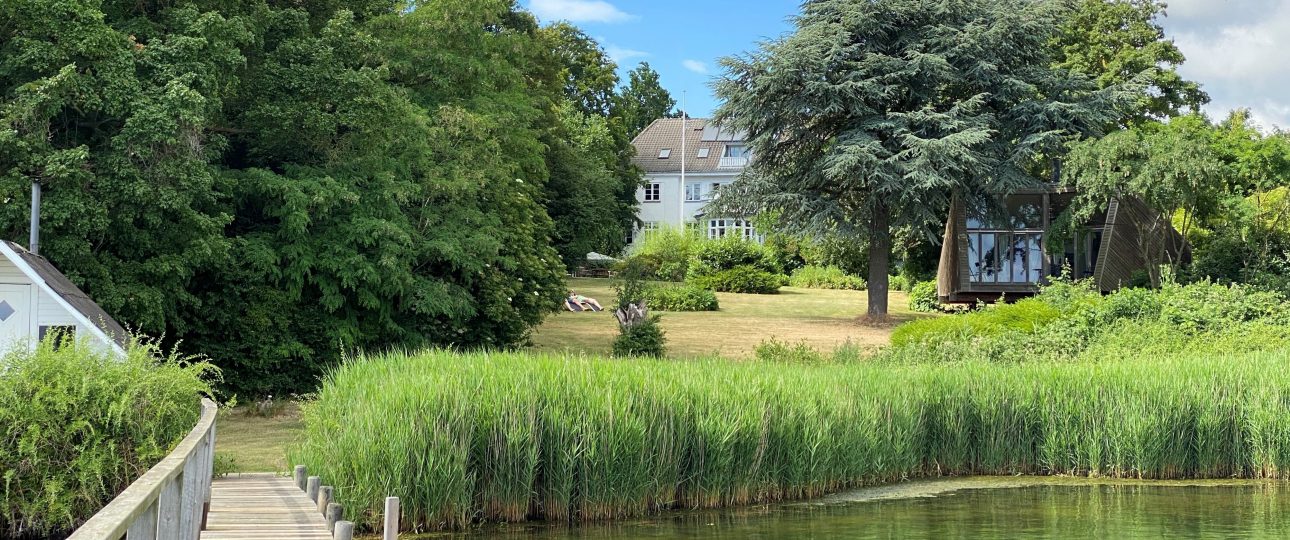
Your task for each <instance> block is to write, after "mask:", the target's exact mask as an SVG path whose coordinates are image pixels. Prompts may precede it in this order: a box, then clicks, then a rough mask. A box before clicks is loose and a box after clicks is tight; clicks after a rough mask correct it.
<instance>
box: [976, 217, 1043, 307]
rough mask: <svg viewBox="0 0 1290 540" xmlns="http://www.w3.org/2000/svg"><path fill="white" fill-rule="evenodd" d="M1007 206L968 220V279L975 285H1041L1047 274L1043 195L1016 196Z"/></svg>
mask: <svg viewBox="0 0 1290 540" xmlns="http://www.w3.org/2000/svg"><path fill="white" fill-rule="evenodd" d="M1003 206H1004V208H1002V212H1000V211H998V210H994V211H990V210H978V211H976V212H974V213H973V215H970V216H969V217H968V219H967V241H968V277H969V279H970V280H971V282H972V283H995V284H1018V285H1024V284H1032V283H1038V282H1039V280H1040V279H1042V278H1043V277H1044V275H1045V274H1046V268H1045V261H1044V251H1043V236H1044V230H1043V225H1044V202H1043V196H1042V195H1014V196H1011V197H1008V199H1007V200H1006V201H1005V204H1004V205H1003Z"/></svg>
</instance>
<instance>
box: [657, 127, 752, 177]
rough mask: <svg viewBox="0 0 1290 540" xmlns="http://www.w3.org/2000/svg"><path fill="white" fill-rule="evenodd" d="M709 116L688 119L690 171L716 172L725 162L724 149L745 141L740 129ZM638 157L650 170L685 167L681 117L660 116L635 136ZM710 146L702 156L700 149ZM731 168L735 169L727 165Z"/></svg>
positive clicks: (660, 170) (687, 167) (686, 164)
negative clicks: (733, 129) (661, 153)
mask: <svg viewBox="0 0 1290 540" xmlns="http://www.w3.org/2000/svg"><path fill="white" fill-rule="evenodd" d="M710 124H711V122H710V121H709V120H708V119H707V118H687V119H686V120H685V152H686V154H689V155H687V156H685V170H686V172H712V171H716V170H717V166H718V165H719V164H720V162H721V155H722V151H723V150H725V146H726V145H727V144H731V143H740V142H743V136H742V135H741V134H739V133H731V132H727V131H723V130H721V129H719V128H717V127H716V126H711V127H710ZM632 145H633V146H635V147H636V157H635V158H633V159H632V163H635V164H636V166H638V167H640V168H641V169H642V170H644V171H645V172H647V173H666V172H679V171H680V170H681V119H680V118H659V119H658V120H655V121H654V122H653V123H651V124H650V125H649V126H648V127H646V128H645V130H644V131H641V133H640V135H637V136H636V138H635V139H633V140H632ZM665 148H666V149H669V150H671V153H670V155H669V156H668V157H667V158H666V159H660V158H659V157H658V155H659V151H660V150H663V149H665ZM701 148H706V149H707V153H708V154H707V157H703V158H701V157H698V156H699V155H700V154H701V151H700V149H701ZM725 170H731V171H732V172H733V170H732V169H725Z"/></svg>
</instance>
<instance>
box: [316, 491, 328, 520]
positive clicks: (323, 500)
mask: <svg viewBox="0 0 1290 540" xmlns="http://www.w3.org/2000/svg"><path fill="white" fill-rule="evenodd" d="M329 504H331V486H323V487H321V488H318V513H319V514H322V515H324V516H325V515H327V505H329Z"/></svg>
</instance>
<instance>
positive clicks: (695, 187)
mask: <svg viewBox="0 0 1290 540" xmlns="http://www.w3.org/2000/svg"><path fill="white" fill-rule="evenodd" d="M706 195H707V194H705V193H704V192H703V183H702V182H686V183H685V202H700V201H706V200H708V197H707V196H706Z"/></svg>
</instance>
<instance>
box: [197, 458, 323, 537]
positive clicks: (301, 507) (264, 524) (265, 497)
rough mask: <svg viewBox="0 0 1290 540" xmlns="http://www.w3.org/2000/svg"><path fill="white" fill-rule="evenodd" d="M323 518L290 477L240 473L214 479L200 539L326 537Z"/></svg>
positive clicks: (316, 507)
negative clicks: (208, 510) (209, 504)
mask: <svg viewBox="0 0 1290 540" xmlns="http://www.w3.org/2000/svg"><path fill="white" fill-rule="evenodd" d="M331 537H332V534H331V533H330V532H328V530H327V520H326V519H325V518H324V517H323V515H322V514H321V513H320V512H319V511H318V506H317V505H316V504H315V503H314V502H313V501H312V500H310V499H309V496H308V495H306V494H305V492H303V491H301V490H300V488H299V487H297V486H296V484H295V482H293V481H292V479H291V478H287V477H283V476H277V475H274V474H242V475H232V476H229V477H227V478H220V479H217V480H215V482H214V483H213V484H212V485H211V506H210V513H209V514H208V515H207V518H206V529H205V530H203V531H202V533H201V538H202V540H330V539H331Z"/></svg>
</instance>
